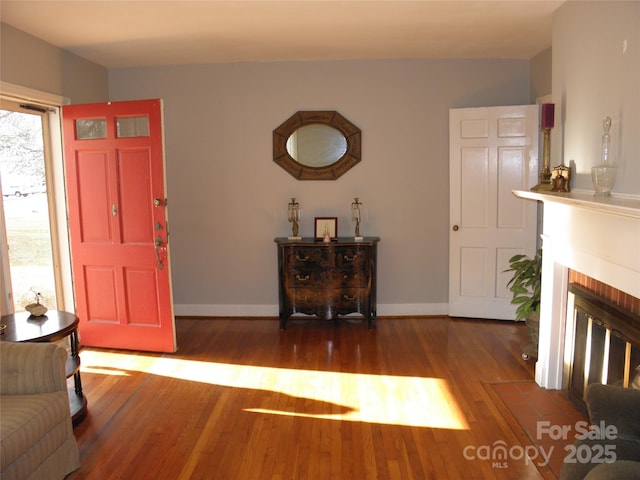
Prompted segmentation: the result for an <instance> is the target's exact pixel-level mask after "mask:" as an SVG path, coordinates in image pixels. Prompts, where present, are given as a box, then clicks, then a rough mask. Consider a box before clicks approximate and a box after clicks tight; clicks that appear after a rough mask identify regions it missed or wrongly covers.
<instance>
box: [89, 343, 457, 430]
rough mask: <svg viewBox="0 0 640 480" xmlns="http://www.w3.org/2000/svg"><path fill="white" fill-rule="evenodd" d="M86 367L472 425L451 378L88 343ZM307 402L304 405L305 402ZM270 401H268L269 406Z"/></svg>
mask: <svg viewBox="0 0 640 480" xmlns="http://www.w3.org/2000/svg"><path fill="white" fill-rule="evenodd" d="M82 370H83V373H85V372H86V373H97V374H108V375H128V374H129V372H145V373H148V374H152V375H160V376H164V377H171V378H177V379H181V380H187V381H193V382H203V383H208V384H211V385H220V386H223V387H231V388H246V389H257V390H265V391H275V392H278V393H279V394H281V395H286V396H287V397H284V398H285V400H281V401H280V402H279V404H278V405H269V406H268V407H271V408H262V406H261V408H248V409H245V411H249V412H254V413H268V414H273V415H289V416H301V417H308V418H319V419H333V420H343V421H354V422H371V423H383V424H391V425H404V426H411V427H429V428H443V429H454V430H468V429H469V425H468V424H467V422H466V420H465V417H464V415H463V413H462V411H461V410H460V408H459V407H458V404H457V402H456V400H455V398H454V396H453V395H452V393H451V391H450V389H449V386H448V384H447V381H446V380H444V379H441V378H422V377H406V376H391V375H370V374H361V373H343V372H328V371H316V370H297V369H287V368H273V367H263V366H255V365H236V364H226V363H213V362H198V361H193V360H183V359H179V358H170V357H153V356H145V355H139V354H136V355H128V354H126V353H111V352H103V351H93V350H90V349H85V350H83V352H82ZM301 405H302V407H301ZM264 407H267V406H264Z"/></svg>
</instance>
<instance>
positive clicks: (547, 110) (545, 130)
mask: <svg viewBox="0 0 640 480" xmlns="http://www.w3.org/2000/svg"><path fill="white" fill-rule="evenodd" d="M554 114H555V104H553V103H543V104H542V112H541V115H540V129H541V130H542V170H541V171H540V183H538V185H536V186H535V187H533V188H532V189H531V190H533V191H550V190H551V187H552V185H551V161H550V159H551V129H552V128H553V122H554Z"/></svg>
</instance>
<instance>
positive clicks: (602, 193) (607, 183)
mask: <svg viewBox="0 0 640 480" xmlns="http://www.w3.org/2000/svg"><path fill="white" fill-rule="evenodd" d="M602 126H603V128H604V135H602V163H601V164H600V165H596V166H595V167H593V168H592V169H591V181H592V182H593V187H594V188H595V193H594V194H593V196H594V197H610V196H611V189H612V188H613V185H614V184H615V183H616V176H617V175H618V167H616V166H614V165H613V162H612V161H611V151H610V142H611V136H610V135H609V131H610V130H611V118H610V117H604V121H603V122H602Z"/></svg>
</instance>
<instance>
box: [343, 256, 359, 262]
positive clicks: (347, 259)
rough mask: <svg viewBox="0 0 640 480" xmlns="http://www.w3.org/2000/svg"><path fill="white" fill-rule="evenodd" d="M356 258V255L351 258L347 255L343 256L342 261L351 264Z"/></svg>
mask: <svg viewBox="0 0 640 480" xmlns="http://www.w3.org/2000/svg"><path fill="white" fill-rule="evenodd" d="M356 258H358V255H353V256H352V257H350V256H349V255H345V256H344V259H345V260H346V261H347V262H353V261H354V260H355V259H356Z"/></svg>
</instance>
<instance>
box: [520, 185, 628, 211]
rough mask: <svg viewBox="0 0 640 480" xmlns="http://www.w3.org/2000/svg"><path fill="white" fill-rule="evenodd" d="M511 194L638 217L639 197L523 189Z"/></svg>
mask: <svg viewBox="0 0 640 480" xmlns="http://www.w3.org/2000/svg"><path fill="white" fill-rule="evenodd" d="M513 194H514V195H515V196H517V197H520V198H526V199H529V200H538V201H541V202H545V203H547V202H555V203H560V204H563V205H570V206H574V207H578V208H585V209H588V210H595V211H598V212H602V213H610V214H613V215H626V216H630V217H635V218H640V199H638V198H629V197H624V198H621V197H609V198H596V197H594V196H593V194H592V193H589V192H587V193H583V192H571V193H541V192H531V191H525V190H514V192H513Z"/></svg>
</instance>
